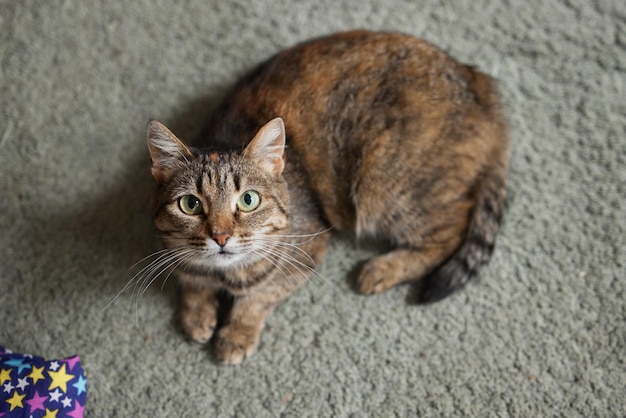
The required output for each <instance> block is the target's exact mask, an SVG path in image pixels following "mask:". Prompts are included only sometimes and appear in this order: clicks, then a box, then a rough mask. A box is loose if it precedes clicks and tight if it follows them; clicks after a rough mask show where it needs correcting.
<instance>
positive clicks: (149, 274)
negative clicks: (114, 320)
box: [102, 246, 197, 311]
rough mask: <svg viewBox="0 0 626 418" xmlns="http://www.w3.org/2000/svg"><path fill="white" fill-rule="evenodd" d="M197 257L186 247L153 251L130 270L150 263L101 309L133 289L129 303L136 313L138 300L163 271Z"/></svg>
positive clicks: (193, 250) (195, 253)
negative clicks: (144, 263)
mask: <svg viewBox="0 0 626 418" xmlns="http://www.w3.org/2000/svg"><path fill="white" fill-rule="evenodd" d="M196 255H197V251H196V250H195V249H192V248H188V247H186V246H179V247H175V248H166V249H162V250H158V251H155V252H154V253H152V254H150V255H148V256H146V257H144V258H142V259H141V260H139V261H138V262H137V263H135V264H134V265H133V266H132V267H131V268H130V270H133V269H135V268H136V267H137V266H139V265H140V264H141V263H143V262H145V261H146V260H149V259H151V258H154V259H153V260H152V261H150V262H149V263H148V264H147V265H146V266H144V267H143V268H142V269H141V270H139V271H138V272H137V273H135V274H134V275H133V277H131V279H130V280H129V281H128V282H127V283H126V285H124V287H123V288H122V289H121V290H120V291H119V292H118V293H117V295H116V296H115V297H114V298H113V299H112V300H111V301H110V302H109V303H108V304H107V305H106V306H105V307H104V308H103V309H102V310H103V311H105V310H106V309H108V308H109V307H110V306H111V305H112V304H113V303H115V301H117V300H118V299H119V298H120V297H121V295H122V294H123V293H124V292H126V291H128V290H129V289H130V288H133V291H132V293H131V297H130V302H129V303H131V304H132V303H133V301H134V305H135V311H137V308H138V303H139V299H140V298H141V296H143V294H144V293H145V292H146V290H147V288H148V287H150V285H151V284H152V283H153V282H154V281H155V280H156V279H157V278H158V277H159V276H161V275H162V274H163V273H164V272H165V271H167V270H168V269H172V271H173V270H174V269H175V268H176V267H177V266H179V265H180V264H181V263H183V262H188V261H189V260H190V259H192V258H194V257H195V256H196ZM172 271H170V273H169V274H168V275H167V277H166V278H165V280H164V284H165V281H166V280H167V278H168V277H169V276H170V275H171V274H172Z"/></svg>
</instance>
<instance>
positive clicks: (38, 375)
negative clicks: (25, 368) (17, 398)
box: [0, 366, 45, 385]
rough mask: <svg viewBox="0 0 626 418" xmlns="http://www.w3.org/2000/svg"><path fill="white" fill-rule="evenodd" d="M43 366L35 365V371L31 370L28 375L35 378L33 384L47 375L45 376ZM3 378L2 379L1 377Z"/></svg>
mask: <svg viewBox="0 0 626 418" xmlns="http://www.w3.org/2000/svg"><path fill="white" fill-rule="evenodd" d="M43 369H44V368H43V367H35V366H33V371H32V372H30V374H29V375H28V377H30V378H31V379H33V385H34V384H35V383H37V382H39V381H40V380H42V379H45V377H43ZM0 380H2V379H0Z"/></svg>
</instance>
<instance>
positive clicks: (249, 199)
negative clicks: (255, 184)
mask: <svg viewBox="0 0 626 418" xmlns="http://www.w3.org/2000/svg"><path fill="white" fill-rule="evenodd" d="M259 204H261V196H259V194H258V193H257V192H255V191H254V190H248V191H247V192H245V193H244V194H242V195H241V197H240V198H239V200H238V201H237V207H238V208H239V210H240V211H242V212H252V211H253V210H255V209H256V208H258V207H259Z"/></svg>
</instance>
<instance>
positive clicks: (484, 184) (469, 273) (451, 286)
mask: <svg viewBox="0 0 626 418" xmlns="http://www.w3.org/2000/svg"><path fill="white" fill-rule="evenodd" d="M506 171H507V164H506V162H505V163H503V164H496V165H495V166H494V167H491V169H490V170H489V171H488V172H487V173H486V174H485V175H483V176H482V177H481V178H480V179H479V181H478V182H477V183H478V184H477V187H476V193H477V194H476V195H475V196H476V200H475V202H476V205H475V207H474V209H473V211H472V214H471V218H470V222H469V226H468V229H467V233H466V236H465V240H464V241H463V243H462V244H461V246H460V247H459V248H458V249H457V250H456V252H455V253H454V254H453V255H452V256H451V257H450V258H449V259H448V260H446V261H445V262H444V263H443V264H442V265H440V266H439V267H438V268H436V269H435V270H434V271H433V272H432V273H430V274H429V275H428V276H426V277H425V278H424V279H423V281H422V284H423V285H422V289H421V292H420V294H419V296H418V303H432V302H436V301H439V300H441V299H443V298H445V297H446V296H448V295H449V294H451V293H452V292H454V291H456V290H457V289H459V288H461V287H463V286H464V285H465V284H466V283H467V282H468V281H469V280H470V279H472V278H473V277H474V276H476V274H477V273H478V271H479V269H480V268H481V267H483V266H484V265H485V264H487V263H488V262H489V259H490V258H491V254H492V252H493V250H494V246H495V241H496V234H497V232H498V228H499V226H500V220H501V218H502V214H503V212H504V208H505V197H506Z"/></svg>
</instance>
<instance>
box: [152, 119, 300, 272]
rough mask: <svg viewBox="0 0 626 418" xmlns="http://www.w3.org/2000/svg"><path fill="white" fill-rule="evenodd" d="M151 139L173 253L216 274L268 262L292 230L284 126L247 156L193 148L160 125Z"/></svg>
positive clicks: (257, 139) (271, 128)
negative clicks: (280, 239) (263, 260)
mask: <svg viewBox="0 0 626 418" xmlns="http://www.w3.org/2000/svg"><path fill="white" fill-rule="evenodd" d="M147 137H148V148H149V150H150V157H151V160H152V175H153V176H154V178H155V180H156V181H157V184H158V189H157V195H156V199H155V209H154V221H155V224H156V227H157V229H159V231H161V233H162V234H163V237H164V241H165V243H166V245H167V247H168V248H170V249H176V250H180V254H181V260H183V259H184V261H183V262H184V263H188V264H193V265H196V266H198V267H202V268H206V269H209V270H210V269H217V270H223V269H228V268H232V267H238V266H245V265H246V264H248V263H252V262H255V261H257V260H259V259H261V258H263V257H268V255H269V254H267V252H268V251H270V252H271V248H272V245H271V243H272V240H273V239H275V238H276V237H277V236H279V235H280V234H281V233H282V234H284V232H285V229H286V228H288V226H289V223H288V219H289V193H288V191H287V185H286V182H285V180H284V179H283V177H282V171H283V168H284V164H285V161H284V158H285V151H284V148H285V128H284V124H283V121H282V119H280V118H276V119H273V120H271V121H270V122H268V123H267V124H266V125H265V126H263V127H262V128H261V129H260V130H259V132H258V133H257V134H256V135H255V136H254V138H253V139H252V140H251V141H250V143H249V144H248V145H247V146H246V147H245V148H244V149H243V150H241V151H240V152H237V151H211V150H199V149H194V148H190V147H187V146H186V145H185V144H183V142H181V141H180V140H179V139H178V138H176V136H175V135H174V134H173V133H172V132H171V131H170V130H168V129H167V128H166V127H165V126H163V125H162V124H161V123H159V122H156V121H151V122H150V123H149V124H148V128H147Z"/></svg>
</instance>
